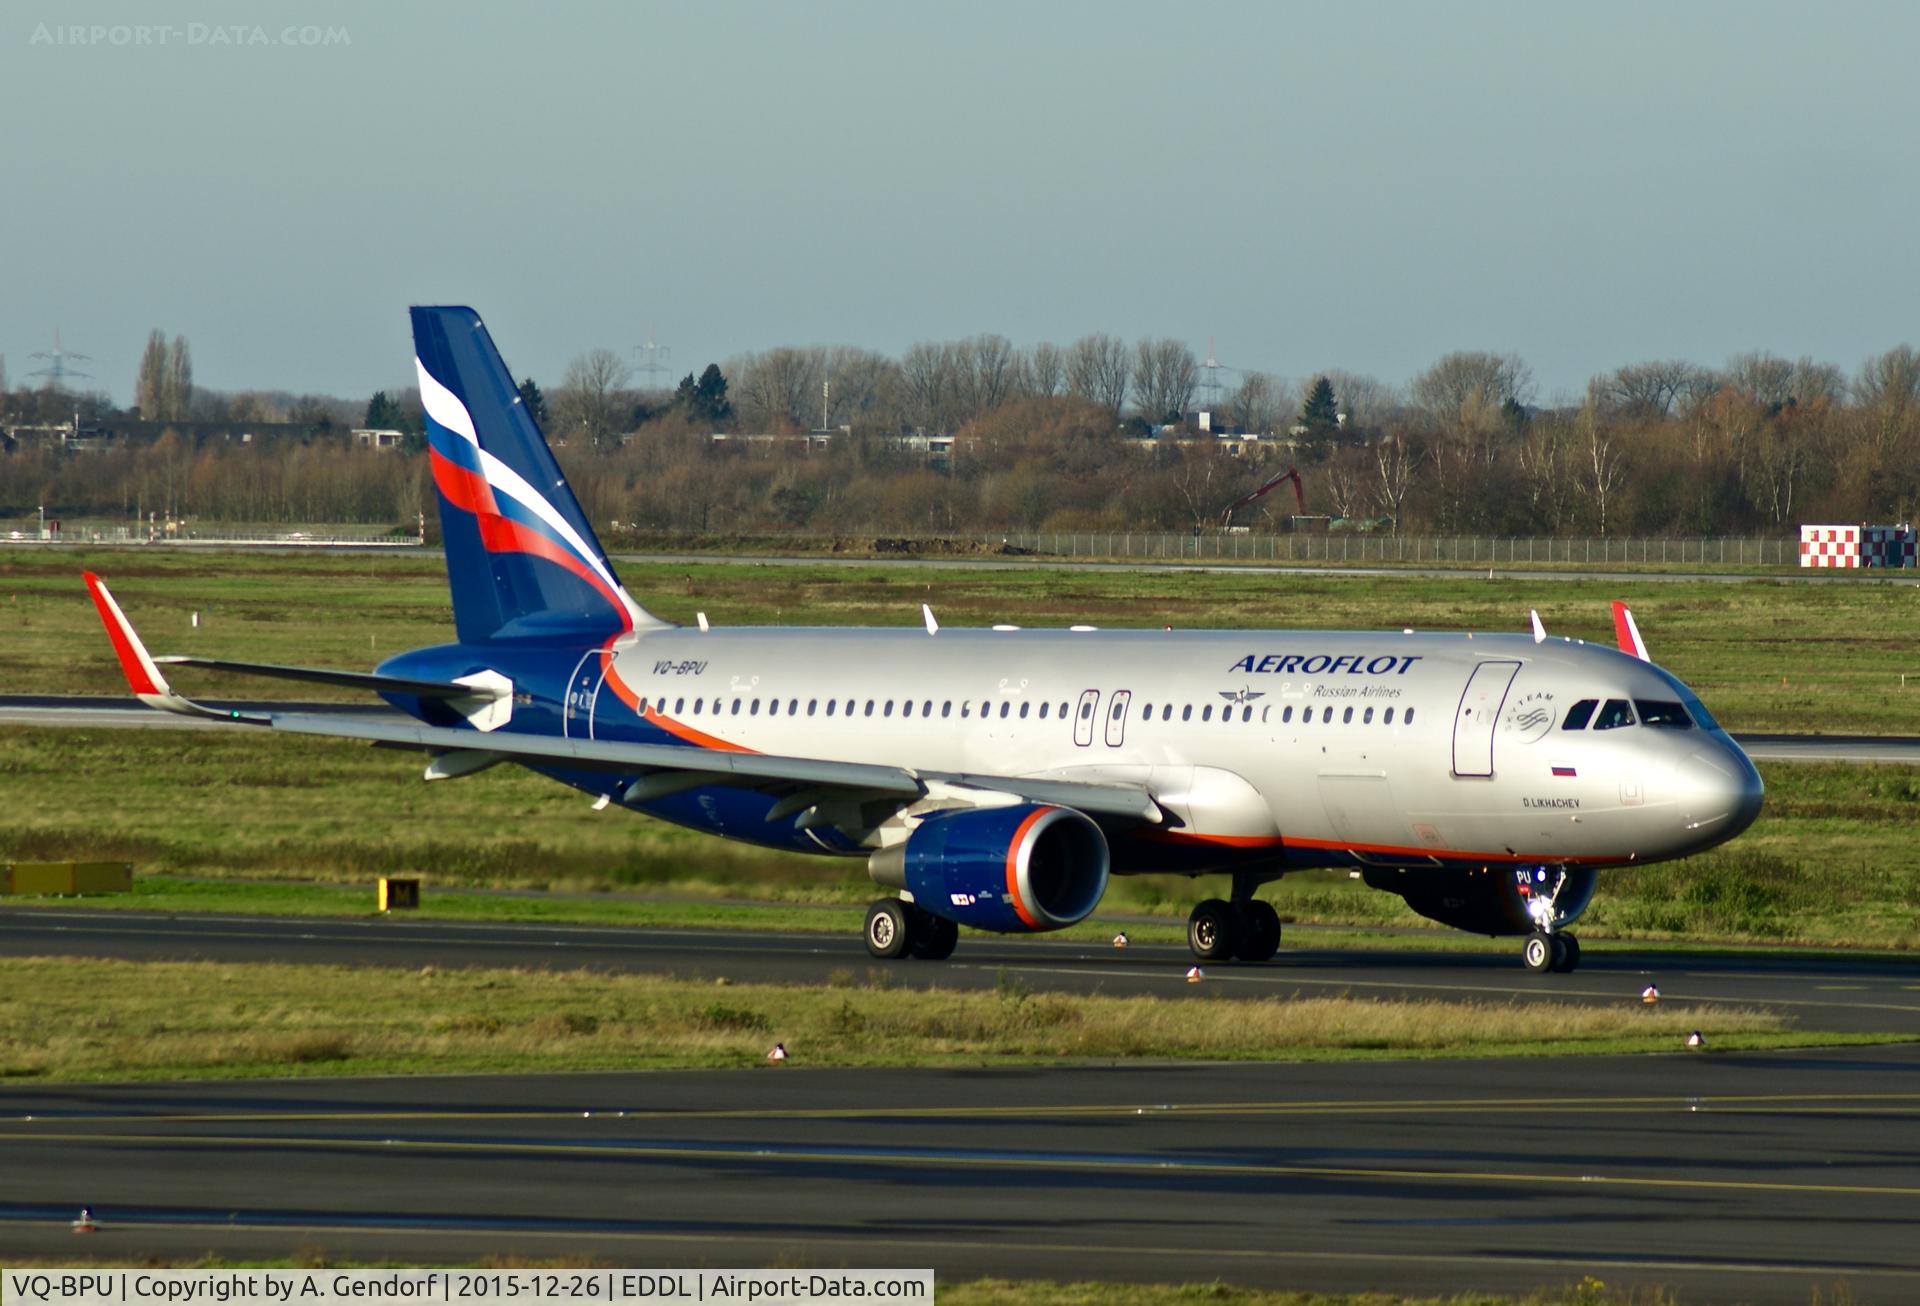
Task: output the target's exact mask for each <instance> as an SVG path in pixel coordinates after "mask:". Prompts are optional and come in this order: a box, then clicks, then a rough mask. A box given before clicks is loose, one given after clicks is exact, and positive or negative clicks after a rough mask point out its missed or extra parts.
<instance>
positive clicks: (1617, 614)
mask: <svg viewBox="0 0 1920 1306" xmlns="http://www.w3.org/2000/svg"><path fill="white" fill-rule="evenodd" d="M1613 638H1614V641H1615V642H1616V643H1617V644H1619V645H1620V651H1621V652H1622V653H1631V654H1633V655H1634V656H1635V657H1637V658H1639V659H1640V660H1641V661H1642V662H1651V661H1653V659H1652V658H1650V657H1648V656H1647V645H1646V642H1645V641H1644V640H1642V639H1641V638H1640V627H1639V626H1638V625H1637V624H1636V623H1635V622H1634V619H1633V610H1632V609H1630V608H1629V607H1627V605H1626V604H1624V603H1622V602H1621V601H1620V600H1619V599H1615V600H1614V601H1613Z"/></svg>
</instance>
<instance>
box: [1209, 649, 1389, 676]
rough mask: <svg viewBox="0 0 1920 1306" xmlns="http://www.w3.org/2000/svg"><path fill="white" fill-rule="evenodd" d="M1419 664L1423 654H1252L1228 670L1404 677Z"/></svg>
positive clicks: (1257, 672)
mask: <svg viewBox="0 0 1920 1306" xmlns="http://www.w3.org/2000/svg"><path fill="white" fill-rule="evenodd" d="M1419 660H1420V655H1419V654H1414V655H1413V656H1411V657H1397V656H1395V655H1393V654H1391V653H1383V654H1381V655H1380V656H1379V657H1374V658H1369V657H1368V656H1367V655H1366V654H1364V653H1338V654H1335V655H1334V656H1332V657H1328V656H1327V655H1326V654H1325V653H1307V654H1302V653H1269V654H1267V655H1266V656H1264V657H1261V656H1259V655H1256V654H1253V653H1249V654H1247V655H1246V656H1245V657H1243V658H1241V659H1240V660H1239V661H1238V662H1236V663H1234V664H1233V665H1232V666H1230V667H1228V668H1227V670H1229V671H1251V672H1253V673H1254V674H1256V675H1258V674H1261V673H1262V672H1272V673H1274V674H1276V675H1299V676H1330V675H1333V674H1334V673H1335V672H1340V671H1344V672H1346V673H1347V674H1348V675H1350V676H1384V675H1389V674H1391V675H1396V676H1404V675H1406V674H1407V668H1408V667H1410V666H1412V665H1413V664H1414V663H1416V662H1418V661H1419Z"/></svg>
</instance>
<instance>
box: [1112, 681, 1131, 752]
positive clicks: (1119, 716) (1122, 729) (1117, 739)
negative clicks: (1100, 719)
mask: <svg viewBox="0 0 1920 1306" xmlns="http://www.w3.org/2000/svg"><path fill="white" fill-rule="evenodd" d="M1131 702H1133V691H1132V690H1131V689H1116V690H1114V691H1113V697H1112V698H1110V699H1108V700H1107V747H1108V748H1118V747H1120V745H1122V744H1124V743H1126V742H1127V704H1129V703H1131Z"/></svg>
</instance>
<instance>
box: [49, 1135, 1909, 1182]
mask: <svg viewBox="0 0 1920 1306" xmlns="http://www.w3.org/2000/svg"><path fill="white" fill-rule="evenodd" d="M11 1137H12V1139H13V1141H15V1142H19V1141H22V1140H23V1139H25V1138H27V1137H28V1136H27V1135H19V1134H15V1135H12V1136H11ZM31 1139H32V1141H34V1142H37V1143H114V1144H118V1145H121V1146H145V1147H202V1148H204V1147H233V1148H244V1149H252V1150H258V1149H260V1148H263V1147H264V1148H275V1149H282V1148H304V1149H311V1150H313V1151H343V1150H351V1151H363V1152H389V1153H395V1152H459V1153H465V1154H469V1155H477V1156H516V1155H517V1156H544V1157H574V1156H579V1157H589V1156H590V1157H594V1158H597V1159H600V1160H607V1159H625V1160H631V1161H669V1162H670V1161H725V1162H728V1163H732V1164H738V1163H739V1162H741V1161H755V1162H764V1163H769V1164H783V1165H795V1164H803V1165H823V1164H836V1163H837V1164H849V1165H900V1166H915V1167H922V1168H924V1167H926V1166H928V1165H934V1164H940V1165H950V1166H959V1167H964V1168H967V1169H973V1170H1044V1171H1049V1172H1054V1173H1058V1172H1059V1171H1062V1170H1075V1171H1081V1172H1085V1173H1143V1174H1175V1173H1178V1174H1204V1175H1227V1176H1233V1177H1239V1178H1270V1179H1284V1178H1305V1179H1358V1180H1393V1181H1396V1182H1402V1183H1413V1182H1427V1183H1459V1182H1461V1181H1463V1180H1472V1181H1474V1182H1478V1183H1500V1184H1512V1185H1517V1186H1521V1187H1543V1186H1547V1185H1552V1186H1553V1187H1555V1188H1556V1189H1562V1190H1564V1189H1565V1187H1566V1186H1567V1185H1568V1184H1591V1185H1593V1186H1595V1187H1608V1188H1644V1189H1655V1190H1660V1191H1678V1192H1719V1193H1733V1192H1744V1193H1793V1194H1799V1195H1803V1196H1844V1197H1911V1198H1920V1187H1914V1186H1908V1185H1898V1184H1809V1183H1793V1182H1789V1181H1786V1180H1765V1179H1674V1178H1666V1177H1661V1176H1655V1175H1644V1176H1643V1175H1628V1174H1613V1175H1607V1174H1577V1173H1556V1174H1549V1173H1545V1172H1543V1171H1540V1170H1539V1169H1537V1168H1533V1169H1527V1170H1439V1169H1415V1168H1412V1167H1407V1166H1353V1165H1305V1164H1298V1165H1296V1164H1283V1163H1271V1162H1258V1163H1256V1162H1233V1161H1185V1160H1179V1159H1175V1158H1167V1159H1165V1160H1156V1159H1151V1158H1147V1157H1141V1158H1136V1159H1122V1158H1112V1157H1072V1156H1065V1155H1058V1154H1045V1155H1031V1156H1022V1155H999V1156H992V1155H987V1156H982V1155H978V1154H967V1153H944V1152H940V1151H938V1150H937V1149H936V1150H933V1151H928V1150H900V1151H893V1152H888V1151H884V1150H878V1149H876V1150H871V1151H869V1150H866V1149H865V1148H862V1149H860V1150H859V1151H848V1150H845V1149H837V1148H818V1147H815V1148H791V1149H789V1148H784V1147H782V1148H779V1149H778V1150H775V1149H774V1148H772V1147H760V1148H755V1147H753V1146H752V1145H750V1144H749V1145H743V1146H734V1147H719V1146H713V1145H701V1144H698V1143H677V1144H668V1145H664V1146H655V1145H642V1146H631V1147H620V1146H615V1145H608V1144H594V1143H556V1142H528V1141H516V1140H501V1141H495V1142H486V1141H478V1140H473V1139H454V1140H435V1139H416V1138H303V1137H298V1136H289V1135H281V1134H276V1135H272V1136H268V1137H262V1136H260V1135H257V1134H133V1133H129V1134H104V1133H103V1134H84V1133H74V1134H35V1135H32V1136H31Z"/></svg>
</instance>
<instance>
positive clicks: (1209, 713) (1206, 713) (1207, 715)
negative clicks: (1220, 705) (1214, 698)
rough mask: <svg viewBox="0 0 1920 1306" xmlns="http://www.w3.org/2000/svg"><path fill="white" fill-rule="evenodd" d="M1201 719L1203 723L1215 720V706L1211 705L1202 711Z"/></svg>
mask: <svg viewBox="0 0 1920 1306" xmlns="http://www.w3.org/2000/svg"><path fill="white" fill-rule="evenodd" d="M1200 719H1201V720H1202V721H1211V720H1213V704H1211V703H1209V704H1207V705H1206V706H1205V707H1203V708H1201V709H1200Z"/></svg>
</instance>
